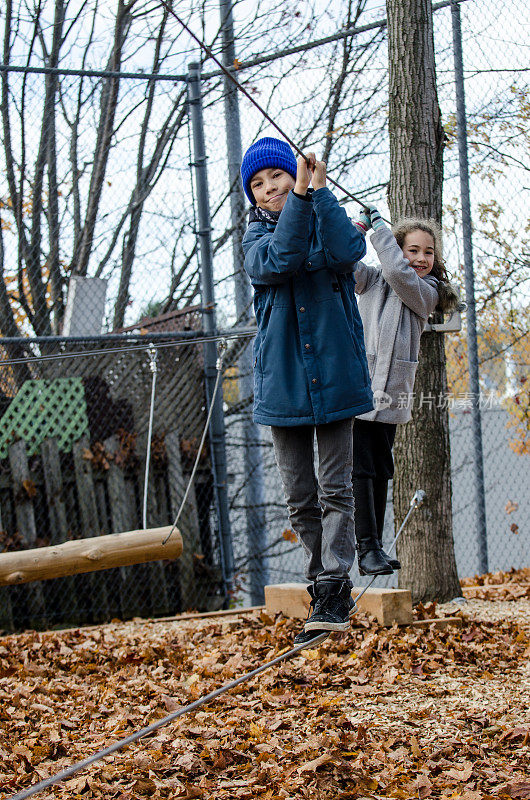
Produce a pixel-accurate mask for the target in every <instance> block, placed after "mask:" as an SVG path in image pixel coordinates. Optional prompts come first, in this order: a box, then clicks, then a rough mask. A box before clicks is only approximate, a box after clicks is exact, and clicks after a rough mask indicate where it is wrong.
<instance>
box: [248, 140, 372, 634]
mask: <svg viewBox="0 0 530 800" xmlns="http://www.w3.org/2000/svg"><path fill="white" fill-rule="evenodd" d="M241 177H242V180H243V186H244V189H245V193H246V195H247V197H248V199H249V200H250V202H251V204H252V209H251V211H250V217H249V227H248V230H247V232H246V233H245V236H244V238H243V250H244V252H245V270H246V272H247V273H248V275H249V277H250V280H251V282H252V285H253V287H254V310H255V314H256V321H257V326H258V332H257V336H256V340H255V342H254V419H255V421H256V422H258V423H260V424H262V425H270V426H271V429H272V440H273V444H274V453H275V457H276V461H277V463H278V467H279V470H280V474H281V479H282V484H283V488H284V492H285V497H286V500H287V505H288V508H289V518H290V522H291V525H292V528H293V530H294V531H295V533H296V534H297V536H298V538H299V539H300V542H301V544H302V547H303V550H304V555H305V569H306V576H307V578H308V580H309V581H311V585H310V586H309V587H308V591H309V594H310V595H311V608H312V612H311V613H310V616H309V618H308V620H307V621H306V623H305V626H304V629H303V631H302V632H301V633H300V634H298V636H297V637H296V638H295V643H297V644H299V643H302V642H305V641H309V640H311V639H312V638H314V637H315V636H317V635H318V634H319V633H322V632H324V631H343V630H347V629H348V627H349V610H350V607H351V588H352V584H351V581H350V577H349V572H350V569H351V567H352V564H353V560H354V557H355V534H354V521H353V496H352V483H351V472H352V462H353V455H352V420H353V417H354V416H356V415H357V414H363V413H365V412H367V411H370V410H371V409H372V408H373V404H372V391H371V388H370V378H369V374H368V366H367V362H366V354H365V350H364V342H363V329H362V323H361V319H360V316H359V312H358V310H357V304H356V301H355V293H354V287H355V281H354V279H353V270H354V269H355V263H356V262H357V261H358V260H359V259H360V258H362V257H363V255H364V254H365V252H366V245H365V241H364V237H363V235H362V233H361V232H360V231H359V230H358V228H357V227H356V226H355V225H353V224H352V223H351V222H350V220H349V219H348V217H347V215H346V212H345V210H344V209H343V208H342V207H341V206H340V205H339V203H338V202H337V200H336V198H335V197H334V195H333V194H332V193H331V192H330V191H329V189H327V188H326V165H325V164H324V163H323V162H321V161H317V160H316V158H315V155H314V153H309V154H308V157H307V160H306V158H305V157H300V158H299V159H298V162H297V161H296V159H295V157H294V155H293V153H292V151H291V149H290V147H289V146H288V145H287V144H285V142H282V141H280V140H278V139H273V138H269V137H267V138H264V139H260V140H259V141H257V142H255V144H253V145H252V146H251V147H250V148H249V149H248V150H247V152H246V153H245V156H244V158H243V163H242V165H241ZM311 182H312V185H313V188H312V190H310V189H309V184H310V183H311ZM315 435H316V439H317V447H318V457H319V463H318V479H317V477H316V475H315V466H314V458H313V440H314V437H315Z"/></svg>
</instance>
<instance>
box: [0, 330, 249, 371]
mask: <svg viewBox="0 0 530 800" xmlns="http://www.w3.org/2000/svg"><path fill="white" fill-rule="evenodd" d="M256 333H257V330H256V329H255V328H251V329H247V330H242V331H233V332H231V331H224V332H223V333H215V334H212V335H211V336H205V335H202V336H196V337H193V338H191V337H190V338H189V339H175V340H174V341H169V342H159V343H157V345H156V346H157V347H182V346H183V345H189V344H205V343H206V342H217V341H219V340H221V339H239V338H245V337H247V336H248V337H253V336H255V335H256ZM9 344H12V342H9ZM17 346H19V347H23V346H24V339H23V337H20V343H18V342H17ZM26 346H27V345H26ZM150 346H151V344H150V343H147V342H146V344H138V345H126V346H125V347H109V348H107V349H101V350H90V351H88V352H87V351H84V350H83V351H80V350H78V351H77V352H76V351H74V352H72V353H50V354H47V355H40V356H26V357H24V358H9V359H5V360H2V361H0V367H4V366H6V367H8V366H11V365H12V364H27V363H30V362H35V361H52V360H54V359H61V358H63V359H64V358H82V357H87V356H103V355H107V354H112V353H128V352H133V351H135V350H147V349H149V347H150ZM0 347H5V345H3V343H2V338H1V337H0Z"/></svg>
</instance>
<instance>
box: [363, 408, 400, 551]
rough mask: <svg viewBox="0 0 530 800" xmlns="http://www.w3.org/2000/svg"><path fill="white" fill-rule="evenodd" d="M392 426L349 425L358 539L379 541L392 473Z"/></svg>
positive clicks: (375, 423)
mask: <svg viewBox="0 0 530 800" xmlns="http://www.w3.org/2000/svg"><path fill="white" fill-rule="evenodd" d="M395 436H396V425H395V424H392V423H388V422H367V421H366V420H363V419H356V420H355V423H354V426H353V497H354V502H355V533H356V537H357V539H358V540H359V541H361V540H362V541H367V540H369V541H372V540H374V539H375V540H376V541H378V542H379V543H381V542H382V540H383V528H384V525H385V512H386V498H387V493H388V481H389V480H390V479H391V478H392V476H393V475H394V459H393V456H392V447H393V445H394V438H395Z"/></svg>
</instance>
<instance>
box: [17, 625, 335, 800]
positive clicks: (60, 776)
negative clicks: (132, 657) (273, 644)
mask: <svg viewBox="0 0 530 800" xmlns="http://www.w3.org/2000/svg"><path fill="white" fill-rule="evenodd" d="M326 638H327V634H323V633H321V634H319V635H318V636H315V638H314V639H312V640H311V641H310V642H306V643H304V644H300V645H297V646H296V647H293V648H291V649H290V650H288V651H287V652H285V653H282V654H281V655H279V656H276V658H274V659H273V660H272V661H267V663H265V664H262V665H261V666H260V667H257V668H256V669H254V670H252V672H247V673H245V675H242V676H241V677H240V678H236V680H234V681H231V682H230V683H226V684H225V685H224V686H221V687H220V688H219V689H215V691H213V692H210V693H209V694H206V695H204V697H199V699H198V700H195V701H194V702H193V703H189V705H187V706H184V707H183V708H180V709H178V711H173V713H171V714H168V716H167V717H164V718H163V719H159V720H158V721H157V722H153V723H152V725H148V726H147V727H146V728H142V729H141V730H139V731H136V733H132V734H131V735H130V736H127V737H126V738H125V739H120V740H119V741H118V742H115V743H114V744H111V745H110V746H109V747H105V748H104V749H103V750H98V752H97V753H94V754H93V755H91V756H89V757H88V758H85V759H83V761H78V762H77V764H72V766H71V767H68V768H67V769H65V770H63V771H62V772H58V773H57V775H52V776H51V777H50V778H46V779H45V780H43V781H41V782H40V783H36V784H35V785H34V786H30V788H29V789H25V790H24V791H22V792H19V793H18V794H15V795H12V796H11V797H10V798H7V800H24V798H26V797H31V796H32V795H34V794H36V793H37V792H40V791H42V790H43V789H47V788H48V787H49V786H53V785H54V784H55V783H59V782H60V781H63V780H65V779H66V778H69V777H70V776H71V775H75V773H76V772H79V770H81V769H83V768H84V767H88V766H90V764H94V763H95V762H96V761H100V760H101V759H102V758H105V757H106V756H109V755H111V753H115V752H116V751H117V750H121V748H122V747H126V746H127V745H129V744H132V743H133V742H136V741H137V740H138V739H141V738H143V737H144V736H147V735H148V734H150V733H153V732H154V731H156V730H158V728H162V727H163V726H164V725H168V724H169V723H170V722H173V720H175V719H178V717H182V716H183V715H184V714H187V713H188V712H189V711H195V709H197V708H200V706H202V705H204V704H205V703H208V702H210V700H215V698H216V697H219V696H220V695H222V694H225V693H226V692H228V691H230V689H233V688H234V687H235V686H239V685H240V684H241V683H244V682H245V681H248V680H250V679H251V678H255V677H256V675H260V674H261V673H262V672H265V670H267V669H270V668H271V667H274V666H275V665H276V664H280V663H281V662H282V661H286V660H287V659H288V658H292V657H293V656H295V655H296V654H297V653H299V652H300V650H303V649H304V648H306V647H307V646H308V645H309V644H311V645H317V644H320V642H323V641H324V640H325V639H326Z"/></svg>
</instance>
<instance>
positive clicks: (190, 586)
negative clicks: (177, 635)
mask: <svg viewBox="0 0 530 800" xmlns="http://www.w3.org/2000/svg"><path fill="white" fill-rule="evenodd" d="M165 442H166V452H167V459H168V478H169V496H170V498H171V515H172V518H173V519H174V518H175V516H176V514H177V512H178V510H179V508H180V504H181V502H182V498H183V497H184V493H185V491H186V486H187V483H188V480H189V478H187V477H186V476H185V475H184V473H183V471H182V462H181V458H180V436H179V433H178V431H176V430H174V431H170V432H169V433H167V434H166V438H165ZM178 526H179V530H180V531H181V532H182V539H183V543H184V552H183V555H182V558H181V559H180V562H179V575H180V591H181V602H182V611H187V610H188V609H197V608H198V607H199V602H200V598H199V597H198V596H197V586H196V582H195V569H194V559H193V554H194V553H200V549H201V545H200V533H199V515H198V513H197V500H196V497H195V489H194V487H193V486H192V487H191V489H190V491H189V494H188V498H187V500H186V505H185V506H184V508H183V510H182V514H181V515H180V519H179V523H178Z"/></svg>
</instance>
